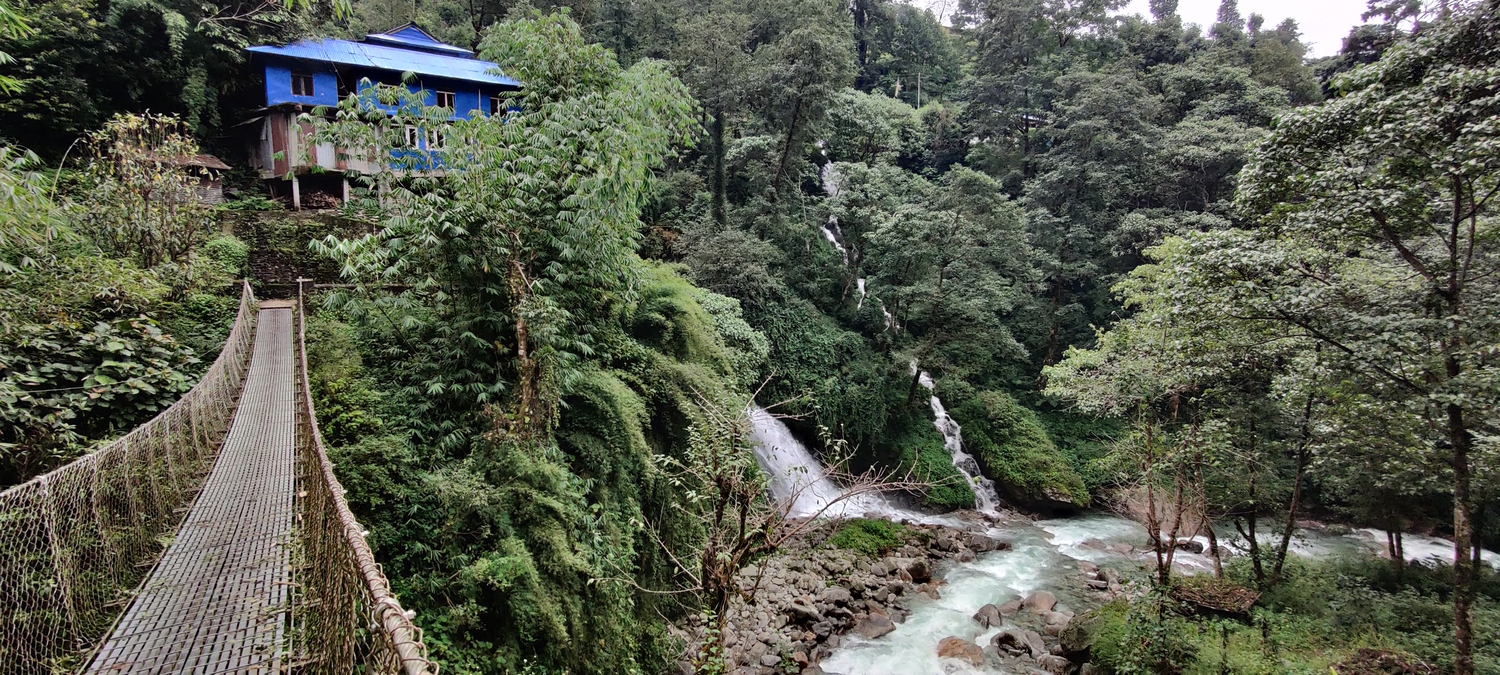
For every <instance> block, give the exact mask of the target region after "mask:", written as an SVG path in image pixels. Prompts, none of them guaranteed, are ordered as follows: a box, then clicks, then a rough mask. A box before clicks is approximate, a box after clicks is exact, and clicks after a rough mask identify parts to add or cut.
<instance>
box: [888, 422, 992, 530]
mask: <svg viewBox="0 0 1500 675" xmlns="http://www.w3.org/2000/svg"><path fill="white" fill-rule="evenodd" d="M927 431H928V433H921V432H912V433H908V434H907V435H905V436H903V437H902V438H901V440H899V441H897V442H896V447H897V449H898V452H899V453H900V457H901V462H900V467H901V469H903V470H906V469H909V470H911V472H912V474H913V476H914V477H915V478H916V479H917V480H920V481H923V482H925V483H928V484H930V485H931V486H932V487H931V488H929V489H928V490H927V492H926V493H925V494H923V495H922V498H921V503H922V505H924V506H932V507H936V508H940V509H946V510H953V509H972V508H974V489H973V488H972V487H970V486H969V484H968V481H967V479H965V478H964V475H963V474H962V473H960V472H959V470H958V468H957V467H955V466H953V456H952V455H951V454H949V453H948V449H947V448H946V447H944V446H943V437H942V436H941V435H939V434H938V432H937V429H936V428H933V427H931V426H929V427H928V429H927Z"/></svg>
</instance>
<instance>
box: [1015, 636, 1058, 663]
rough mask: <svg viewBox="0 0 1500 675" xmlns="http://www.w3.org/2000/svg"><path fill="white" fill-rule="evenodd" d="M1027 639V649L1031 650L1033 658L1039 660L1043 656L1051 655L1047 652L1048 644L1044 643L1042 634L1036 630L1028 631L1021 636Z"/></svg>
mask: <svg viewBox="0 0 1500 675" xmlns="http://www.w3.org/2000/svg"><path fill="white" fill-rule="evenodd" d="M1021 636H1022V637H1024V638H1025V639H1026V648H1027V649H1029V650H1031V658H1033V659H1039V658H1041V657H1042V655H1043V654H1051V653H1052V652H1050V651H1047V643H1045V642H1042V634H1041V633H1038V632H1036V631H1034V630H1028V631H1026V632H1024V633H1022V634H1021Z"/></svg>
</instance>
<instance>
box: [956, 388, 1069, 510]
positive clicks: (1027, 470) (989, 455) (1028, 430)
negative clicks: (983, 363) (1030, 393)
mask: <svg viewBox="0 0 1500 675" xmlns="http://www.w3.org/2000/svg"><path fill="white" fill-rule="evenodd" d="M951 414H952V415H953V419H954V420H955V421H957V422H958V423H959V425H960V426H962V427H963V437H964V445H965V446H966V447H967V448H968V449H969V451H970V452H971V453H972V454H974V456H975V457H976V458H977V459H978V460H979V463H980V466H981V467H982V468H983V469H984V472H985V475H987V476H989V477H991V478H992V479H993V480H994V481H995V482H996V484H997V485H999V486H1000V488H1001V489H1002V490H1004V491H1005V493H1006V495H1007V496H1008V497H1010V498H1011V499H1012V500H1013V501H1015V502H1017V503H1020V504H1025V505H1028V506H1031V507H1033V508H1064V509H1067V508H1076V507H1083V506H1087V505H1088V503H1089V493H1088V489H1087V488H1085V487H1084V484H1083V479H1082V478H1081V477H1080V476H1079V475H1078V473H1077V472H1076V471H1074V470H1073V467H1072V466H1071V465H1070V464H1069V463H1068V461H1067V458H1066V457H1064V456H1063V455H1062V454H1061V453H1059V452H1058V450H1057V447H1056V446H1055V445H1053V443H1052V439H1051V438H1050V437H1049V436H1048V435H1047V430H1046V429H1045V428H1043V426H1042V424H1041V422H1040V421H1039V420H1038V419H1037V416H1036V413H1034V412H1032V411H1031V410H1028V409H1027V408H1024V407H1022V406H1021V404H1019V403H1017V402H1016V400H1015V399H1014V398H1012V397H1011V396H1010V395H1009V394H1006V393H1005V392H1000V391H982V392H979V394H977V395H976V396H974V398H972V399H969V400H968V401H965V402H964V403H963V404H961V405H959V406H957V407H955V408H954V409H953V410H952V412H951Z"/></svg>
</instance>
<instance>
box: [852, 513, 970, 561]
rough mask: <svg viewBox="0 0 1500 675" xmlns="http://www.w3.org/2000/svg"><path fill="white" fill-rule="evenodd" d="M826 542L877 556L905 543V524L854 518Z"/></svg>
mask: <svg viewBox="0 0 1500 675" xmlns="http://www.w3.org/2000/svg"><path fill="white" fill-rule="evenodd" d="M972 503H973V502H970V504H971V505H972ZM828 543H830V544H833V545H834V546H837V547H839V548H842V549H848V550H851V551H858V552H860V553H863V554H865V555H867V556H870V557H872V558H878V557H880V556H882V555H885V554H886V553H889V552H891V551H893V550H895V549H897V548H900V547H901V545H902V544H905V543H906V526H904V525H900V524H898V523H893V522H891V521H889V520H876V519H873V518H855V519H852V520H849V521H847V522H845V523H844V524H842V525H840V526H839V529H838V531H837V532H835V533H834V534H833V536H832V537H831V538H829V540H828Z"/></svg>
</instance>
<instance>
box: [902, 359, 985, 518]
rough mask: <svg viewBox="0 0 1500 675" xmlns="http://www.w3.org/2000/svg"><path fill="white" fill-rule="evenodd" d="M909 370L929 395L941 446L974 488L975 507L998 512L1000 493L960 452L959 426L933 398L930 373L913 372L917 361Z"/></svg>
mask: <svg viewBox="0 0 1500 675" xmlns="http://www.w3.org/2000/svg"><path fill="white" fill-rule="evenodd" d="M911 370H912V373H913V374H916V375H917V381H918V382H920V383H921V384H922V386H923V387H926V388H927V392H928V393H929V394H931V400H930V403H931V404H932V415H933V420H932V423H933V425H934V426H936V427H937V429H938V431H939V432H940V433H942V434H943V447H945V448H947V449H948V454H950V455H952V456H953V467H954V468H956V469H958V472H959V473H961V474H963V475H964V478H966V479H968V481H969V486H970V487H972V488H973V489H974V502H975V506H976V507H977V508H978V509H979V510H980V511H981V512H983V513H989V514H998V513H999V511H998V508H999V506H1000V495H999V494H998V493H996V492H995V482H994V481H992V480H990V479H988V478H985V477H984V474H983V473H981V472H980V471H979V462H978V461H975V459H974V456H973V455H970V454H969V453H967V452H964V439H963V429H961V428H960V427H959V426H958V422H955V421H953V418H952V417H949V416H948V410H947V409H946V408H944V407H943V401H942V400H941V399H939V398H938V397H937V392H936V391H934V389H935V387H934V385H933V382H932V376H931V375H928V374H927V371H922V372H921V373H920V374H918V373H917V364H916V362H912V364H911Z"/></svg>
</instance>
